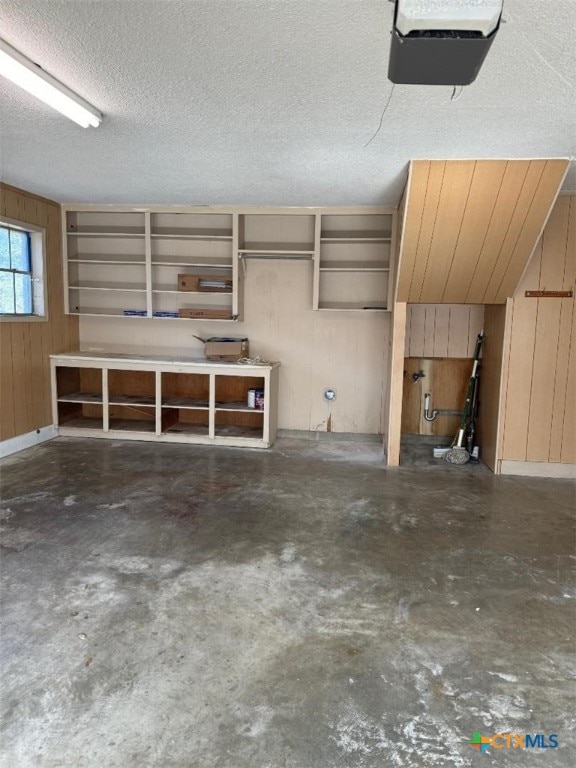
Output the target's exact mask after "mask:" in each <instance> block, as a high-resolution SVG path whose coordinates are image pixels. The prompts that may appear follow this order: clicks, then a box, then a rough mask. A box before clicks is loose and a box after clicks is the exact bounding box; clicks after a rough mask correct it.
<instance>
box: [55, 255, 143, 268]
mask: <svg viewBox="0 0 576 768" xmlns="http://www.w3.org/2000/svg"><path fill="white" fill-rule="evenodd" d="M68 263H69V264H107V265H109V266H115V265H119V266H120V265H121V266H132V265H134V266H144V265H145V264H146V261H145V260H144V257H143V256H141V255H140V254H135V255H132V254H130V253H115V254H112V253H111V254H107V253H100V254H91V253H81V254H80V253H79V254H77V255H76V256H71V257H70V258H69V259H68Z"/></svg>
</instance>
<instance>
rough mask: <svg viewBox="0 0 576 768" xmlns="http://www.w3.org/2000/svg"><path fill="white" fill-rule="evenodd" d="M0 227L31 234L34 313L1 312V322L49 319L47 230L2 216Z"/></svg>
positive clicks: (44, 320)
mask: <svg viewBox="0 0 576 768" xmlns="http://www.w3.org/2000/svg"><path fill="white" fill-rule="evenodd" d="M0 227H5V228H6V227H7V228H9V229H15V230H20V231H21V232H26V233H27V234H28V235H29V236H30V265H31V274H32V314H29V315H22V314H0V323H37V322H46V321H47V320H48V300H47V295H46V230H45V229H44V227H38V226H36V225H35V224H28V223H26V222H24V221H19V220H17V219H9V218H7V217H6V216H0Z"/></svg>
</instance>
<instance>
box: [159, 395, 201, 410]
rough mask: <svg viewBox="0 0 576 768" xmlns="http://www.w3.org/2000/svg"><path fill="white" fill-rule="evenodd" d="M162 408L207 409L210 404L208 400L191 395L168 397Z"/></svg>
mask: <svg viewBox="0 0 576 768" xmlns="http://www.w3.org/2000/svg"><path fill="white" fill-rule="evenodd" d="M162 408H185V409H190V410H194V411H207V410H209V409H210V404H209V403H208V401H207V400H194V399H192V398H189V397H168V398H167V399H166V400H164V401H163V402H162Z"/></svg>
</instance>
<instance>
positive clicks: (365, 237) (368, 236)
mask: <svg viewBox="0 0 576 768" xmlns="http://www.w3.org/2000/svg"><path fill="white" fill-rule="evenodd" d="M391 240H392V235H391V233H390V232H371V231H366V232H361V231H358V232H355V231H336V230H334V231H333V232H322V234H321V235H320V242H322V243H389V242H391Z"/></svg>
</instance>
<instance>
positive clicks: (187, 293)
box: [152, 285, 233, 296]
mask: <svg viewBox="0 0 576 768" xmlns="http://www.w3.org/2000/svg"><path fill="white" fill-rule="evenodd" d="M152 293H177V294H179V295H180V296H232V293H233V291H179V290H178V288H172V287H170V286H169V285H158V286H157V287H156V288H152Z"/></svg>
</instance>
